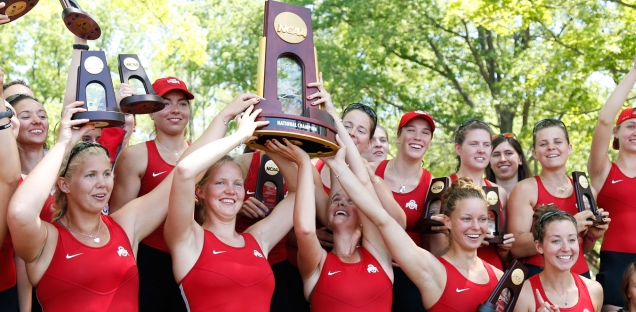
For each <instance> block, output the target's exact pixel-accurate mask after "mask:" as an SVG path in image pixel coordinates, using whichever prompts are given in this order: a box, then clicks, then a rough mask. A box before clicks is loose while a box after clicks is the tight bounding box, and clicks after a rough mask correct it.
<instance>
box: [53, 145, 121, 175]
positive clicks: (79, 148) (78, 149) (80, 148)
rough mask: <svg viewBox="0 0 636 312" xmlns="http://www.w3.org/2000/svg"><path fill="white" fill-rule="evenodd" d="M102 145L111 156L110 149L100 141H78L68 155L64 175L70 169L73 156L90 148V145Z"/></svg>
mask: <svg viewBox="0 0 636 312" xmlns="http://www.w3.org/2000/svg"><path fill="white" fill-rule="evenodd" d="M93 146H95V147H101V148H102V149H104V151H106V156H108V157H109V158H110V153H109V152H108V149H107V148H105V147H104V146H103V145H101V144H99V143H95V142H79V143H77V145H75V146H73V149H72V150H71V154H70V155H69V156H68V161H67V162H66V167H64V172H62V175H61V176H62V177H65V176H66V171H68V165H69V164H70V163H71V160H73V157H75V155H77V154H79V153H80V152H81V151H83V150H85V149H87V148H89V147H93Z"/></svg>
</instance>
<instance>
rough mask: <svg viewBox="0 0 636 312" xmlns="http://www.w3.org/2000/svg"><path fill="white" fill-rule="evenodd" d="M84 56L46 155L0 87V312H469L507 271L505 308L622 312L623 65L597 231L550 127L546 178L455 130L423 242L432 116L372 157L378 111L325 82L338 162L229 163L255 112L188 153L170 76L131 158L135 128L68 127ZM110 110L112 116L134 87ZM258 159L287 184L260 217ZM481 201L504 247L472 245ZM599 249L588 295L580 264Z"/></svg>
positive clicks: (627, 126) (595, 153) (597, 173)
mask: <svg viewBox="0 0 636 312" xmlns="http://www.w3.org/2000/svg"><path fill="white" fill-rule="evenodd" d="M85 43H86V42H85V41H83V40H81V39H79V38H76V44H78V46H77V47H80V48H81V46H82V44H85ZM80 52H81V50H77V49H76V50H74V51H73V57H72V63H71V66H70V69H69V75H68V80H67V89H66V95H65V99H64V104H63V111H62V116H61V121H60V122H59V124H58V125H56V129H57V139H56V141H55V143H54V144H53V145H52V146H47V145H46V142H47V137H48V130H49V123H48V118H47V113H46V111H45V109H44V107H43V105H42V104H41V103H40V102H39V101H38V99H37V98H35V96H34V93H33V92H32V90H30V88H29V86H28V85H26V84H25V83H24V82H21V81H13V82H11V83H7V84H4V73H2V71H1V70H0V82H2V83H3V84H4V85H3V92H1V93H0V97H2V98H3V99H4V100H3V102H4V103H5V106H6V112H3V113H0V145H1V146H2V147H3V148H2V149H0V159H2V161H1V162H0V242H4V243H3V245H2V248H1V249H0V311H40V310H44V311H137V310H142V311H208V310H214V311H309V310H312V311H475V310H476V309H477V306H478V305H479V304H481V303H484V302H485V301H486V300H487V299H488V297H489V296H490V294H491V293H492V292H493V290H494V288H495V285H496V284H497V282H498V280H499V279H500V278H501V277H502V275H503V271H504V270H505V269H506V268H507V266H508V265H509V264H510V262H511V261H512V260H513V259H520V260H522V261H523V263H524V265H525V266H526V267H527V268H528V269H529V274H528V276H527V280H526V281H525V283H524V285H523V289H522V290H521V294H516V296H517V299H518V300H517V304H516V306H515V311H601V310H604V311H617V310H619V309H624V310H625V311H636V297H634V296H636V265H635V264H634V263H635V262H636V241H632V237H636V235H633V234H634V233H633V232H634V228H633V227H631V226H630V222H631V220H632V217H636V216H635V215H634V214H635V213H636V212H633V211H632V210H630V209H634V208H636V207H635V204H634V203H633V201H631V200H630V192H631V190H633V189H634V187H636V161H635V160H636V112H635V110H634V109H633V108H625V109H622V107H623V105H624V103H625V101H626V99H627V97H628V94H629V92H630V90H631V89H632V87H633V85H634V83H636V68H632V69H631V70H630V71H629V73H628V74H627V75H626V76H625V77H624V78H623V80H622V81H621V82H620V84H619V85H618V87H617V88H616V90H615V91H614V92H613V93H612V95H611V96H610V98H609V99H608V100H607V102H606V103H605V104H604V105H603V107H602V108H601V110H600V112H599V116H598V121H597V125H596V127H595V128H594V136H593V141H592V147H591V154H590V156H589V161H588V172H589V176H590V178H591V185H592V187H593V189H594V194H595V196H596V199H597V203H598V206H599V207H602V208H599V209H598V212H599V214H600V216H601V218H602V221H603V222H601V223H598V222H592V221H591V219H592V218H594V217H595V216H594V215H593V213H592V212H591V211H589V210H583V211H582V212H579V209H578V208H577V207H576V199H575V195H574V187H573V181H572V179H570V178H569V176H568V173H567V172H566V163H567V160H568V157H569V155H570V154H571V153H572V152H573V147H572V145H571V144H570V137H569V134H568V130H567V127H566V125H565V124H564V123H563V122H562V121H560V120H558V119H552V118H547V119H543V120H541V121H539V122H537V123H536V124H535V125H534V128H533V131H532V146H531V147H529V148H530V149H531V150H532V156H533V158H534V159H536V160H537V161H538V162H539V163H540V164H541V171H540V172H539V174H538V175H536V176H531V174H530V171H529V169H528V164H527V162H526V159H525V157H524V155H525V154H524V151H523V149H522V147H521V145H520V143H519V141H518V140H517V139H516V137H515V135H514V134H511V133H503V134H494V133H493V131H492V129H491V127H490V125H489V124H488V123H486V122H484V121H482V120H478V119H469V120H466V121H464V122H462V123H461V124H459V125H458V126H457V128H456V132H455V136H454V140H455V145H454V148H455V152H456V155H457V161H458V165H457V168H456V170H455V172H454V173H453V172H449V173H448V176H449V178H450V180H451V181H452V185H451V186H450V187H449V188H448V189H447V190H445V191H444V193H443V196H442V202H441V213H440V214H438V215H435V216H433V217H432V218H433V219H434V220H436V221H439V222H440V223H439V224H441V225H439V226H436V227H434V228H433V230H434V231H435V234H422V233H420V232H418V231H416V230H415V224H416V222H417V221H418V220H420V219H421V218H422V215H423V212H424V210H425V205H426V195H427V193H428V190H429V187H430V184H431V180H432V179H433V178H434V177H433V176H432V174H431V173H430V172H429V171H428V170H427V169H425V168H422V159H423V158H424V157H425V154H426V152H427V150H428V148H429V146H430V144H431V141H432V140H433V136H434V133H435V128H436V122H435V119H434V116H431V115H430V114H429V113H426V112H423V111H412V112H407V113H405V114H404V115H403V116H402V117H401V119H400V122H399V125H398V127H397V131H396V138H397V139H396V141H395V142H396V143H397V153H396V154H395V156H394V157H393V158H392V159H390V160H387V158H388V144H389V143H388V142H389V141H390V140H389V137H391V136H392V135H391V134H390V133H389V132H388V130H387V129H385V128H382V127H380V126H379V125H377V119H378V118H377V116H376V113H375V111H374V110H373V109H372V108H371V107H369V106H367V105H364V104H359V103H354V104H351V105H348V106H347V107H346V108H345V109H344V111H343V113H342V115H339V114H338V113H337V112H336V109H335V107H334V105H333V102H332V100H331V97H330V95H329V93H328V92H327V91H326V90H325V88H324V86H323V83H322V76H321V81H318V82H312V83H309V84H308V87H310V88H313V89H314V90H317V92H316V93H314V94H309V95H308V96H307V99H308V100H309V101H310V102H311V105H320V106H322V107H324V109H325V110H326V111H327V112H328V113H329V114H330V115H331V116H332V117H333V120H334V123H335V127H336V129H337V132H338V136H337V141H338V144H339V146H340V149H339V150H338V152H337V154H336V155H335V156H332V157H328V158H323V159H318V160H312V159H310V157H309V156H308V155H307V153H306V152H304V151H303V150H302V149H301V148H300V147H298V146H296V145H294V144H291V143H290V142H289V141H288V140H286V139H281V140H271V141H268V142H267V143H266V147H267V148H268V150H269V151H271V152H268V153H267V155H265V153H264V152H261V151H255V152H250V153H245V154H243V155H240V156H237V157H231V156H228V153H229V152H230V151H232V150H234V149H235V148H236V147H237V146H240V145H242V144H244V143H245V142H247V141H249V140H251V139H253V138H254V137H253V136H252V134H253V132H254V130H255V129H257V128H258V127H261V126H264V125H266V124H267V122H264V121H256V117H257V116H258V114H259V112H260V110H258V109H254V105H255V104H257V103H259V101H261V100H262V98H261V97H259V96H257V95H253V94H242V95H239V96H237V97H236V98H235V99H234V100H233V101H232V102H231V103H229V104H228V105H227V106H226V107H225V108H223V109H222V110H221V111H220V112H219V113H218V114H217V115H216V116H215V117H214V118H213V120H212V122H211V123H210V125H209V126H208V127H207V129H206V130H205V132H204V133H203V134H202V135H201V137H199V139H197V140H196V141H194V142H188V141H187V140H186V139H185V137H186V128H187V123H188V120H189V119H190V114H191V112H192V109H191V107H190V101H191V100H192V99H194V95H193V94H192V93H191V92H190V91H189V90H188V88H187V86H186V84H185V82H184V81H182V80H180V79H178V78H176V77H166V78H161V79H158V80H157V81H155V82H154V84H153V88H154V90H155V92H156V93H157V94H158V95H159V96H161V97H162V98H163V99H164V104H165V108H164V109H162V110H160V111H158V112H155V113H152V114H151V115H150V116H151V119H152V120H153V123H154V127H155V129H154V130H155V131H154V136H153V138H152V139H151V140H149V141H147V142H144V143H141V144H137V145H132V146H128V140H129V138H130V135H131V133H132V132H133V131H134V127H135V119H134V116H132V115H128V116H127V117H126V125H125V126H124V127H122V128H106V129H96V128H95V127H94V126H93V125H92V124H91V123H90V120H86V119H73V118H72V116H73V115H74V114H76V113H78V112H83V111H85V109H84V108H82V104H83V103H82V102H78V101H74V97H75V93H76V86H77V67H78V64H79V57H80ZM116 93H117V101H118V102H119V101H120V100H121V99H122V98H125V97H127V96H131V95H133V94H135V90H134V89H133V88H132V87H131V86H130V85H126V84H122V85H121V86H119V88H118V89H117V91H116ZM617 116H618V117H617ZM616 118H617V120H615V119H616ZM232 120H235V121H236V124H237V126H236V130H235V131H234V132H233V133H226V132H227V128H228V124H229V123H230V122H231V121H232ZM610 143H612V144H610ZM610 145H611V146H612V147H613V148H614V149H616V150H618V157H617V158H616V159H615V160H613V161H612V160H611V159H610V158H609V156H608V150H609V147H610ZM264 157H269V158H271V159H272V160H273V161H274V162H275V163H276V164H277V166H278V168H279V169H280V172H281V173H282V175H283V177H284V180H285V189H286V191H287V195H286V196H285V198H284V199H283V200H282V201H280V202H279V203H278V204H277V205H276V206H275V208H272V207H271V206H267V205H265V204H264V203H263V202H261V201H259V200H257V199H256V198H254V195H253V194H254V193H255V189H256V187H257V186H256V180H257V176H258V170H259V168H260V164H261V162H262V161H264V159H265V158H264ZM18 185H19V186H18ZM483 186H493V187H498V190H499V195H500V198H501V205H500V212H501V215H502V216H504V221H505V224H506V233H507V234H505V235H504V239H503V242H502V243H499V244H489V243H488V242H487V241H486V238H490V237H491V236H492V234H491V233H490V231H489V229H488V222H489V214H488V203H487V202H486V199H485V195H484V191H483V189H482V187H483ZM635 211H636V210H635ZM610 215H611V216H612V218H611V219H610ZM601 237H604V239H603V243H602V245H601V255H600V257H601V267H600V272H599V274H597V275H596V278H595V280H592V279H591V275H590V272H589V271H590V270H589V267H588V264H587V262H586V260H585V257H584V254H585V252H587V251H589V250H591V249H592V248H593V247H594V245H595V244H596V242H597V241H598V240H599V239H600V238H601ZM634 240H636V238H634ZM509 300H510V298H509V297H506V296H503V295H502V296H501V298H500V300H499V301H498V310H500V311H503V310H504V309H505V307H506V304H507V302H508V301H509Z"/></svg>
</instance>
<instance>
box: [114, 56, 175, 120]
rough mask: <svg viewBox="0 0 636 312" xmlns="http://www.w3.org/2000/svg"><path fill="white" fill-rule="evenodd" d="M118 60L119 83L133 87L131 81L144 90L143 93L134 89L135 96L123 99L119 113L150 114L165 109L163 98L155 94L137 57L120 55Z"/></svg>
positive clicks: (138, 89)
mask: <svg viewBox="0 0 636 312" xmlns="http://www.w3.org/2000/svg"><path fill="white" fill-rule="evenodd" d="M118 59H119V79H120V80H121V82H122V83H127V84H130V85H133V84H132V81H138V82H139V83H141V85H142V86H143V88H144V90H143V93H142V92H141V91H142V90H141V89H140V88H135V91H136V92H137V94H136V95H132V96H129V97H126V98H123V99H122V100H121V102H120V103H119V107H120V108H121V111H122V112H123V113H126V114H129V113H130V114H150V113H154V112H158V111H160V110H162V109H163V108H164V107H165V105H164V103H163V98H162V97H160V96H158V95H157V94H156V93H155V90H154V89H153V88H152V83H150V79H148V76H147V75H146V71H145V70H144V67H143V66H141V62H139V58H138V57H137V55H136V54H120V55H119V57H118Z"/></svg>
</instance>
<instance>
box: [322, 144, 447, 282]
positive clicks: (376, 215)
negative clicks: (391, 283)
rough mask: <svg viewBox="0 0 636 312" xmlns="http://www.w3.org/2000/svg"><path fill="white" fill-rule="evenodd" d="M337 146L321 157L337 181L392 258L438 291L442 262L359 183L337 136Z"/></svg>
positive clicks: (443, 273)
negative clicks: (332, 152)
mask: <svg viewBox="0 0 636 312" xmlns="http://www.w3.org/2000/svg"><path fill="white" fill-rule="evenodd" d="M338 141H339V142H338V143H340V146H341V147H340V150H339V151H338V153H337V154H336V156H335V157H334V158H330V159H325V162H326V163H327V165H328V166H329V167H330V168H331V169H332V170H333V171H334V172H336V173H337V175H338V177H337V178H338V181H340V184H341V185H342V188H343V189H344V190H345V191H346V192H347V195H349V197H350V198H351V199H352V200H353V202H354V203H355V204H356V206H357V207H358V209H359V211H361V212H362V213H364V215H365V216H366V217H367V218H369V220H371V222H373V224H375V225H376V226H377V227H378V229H379V230H380V233H381V235H382V238H383V239H384V243H385V244H386V246H387V247H388V249H389V251H390V252H391V255H392V256H393V259H394V260H395V261H396V262H397V263H398V264H399V265H400V267H401V268H402V269H403V270H404V272H405V273H406V274H407V275H408V276H409V278H410V279H411V280H412V281H413V282H414V283H415V284H416V285H417V286H418V288H420V289H423V288H426V289H432V291H441V289H443V286H444V285H443V283H442V281H445V276H446V271H445V269H444V266H443V265H442V264H441V263H440V262H439V261H438V260H437V259H436V258H435V256H433V255H432V254H431V253H430V252H428V251H426V250H424V249H422V248H419V247H418V246H417V245H416V244H415V243H414V242H413V240H412V239H410V238H409V236H408V234H406V232H405V231H404V229H402V227H401V226H400V225H399V224H398V223H397V221H395V219H393V218H392V217H391V216H390V215H389V214H388V213H387V212H386V210H384V208H383V207H382V205H381V204H380V203H379V202H378V200H377V199H376V198H375V197H374V196H373V195H371V193H370V192H369V191H368V190H367V189H366V188H365V187H364V186H363V185H362V183H360V181H359V180H358V179H357V178H356V177H355V175H354V174H353V172H352V171H351V170H350V169H349V167H348V166H347V164H346V163H345V161H344V155H345V153H346V147H345V146H344V144H343V143H342V141H341V140H340V138H339V137H338Z"/></svg>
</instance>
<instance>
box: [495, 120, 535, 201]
mask: <svg viewBox="0 0 636 312" xmlns="http://www.w3.org/2000/svg"><path fill="white" fill-rule="evenodd" d="M529 177H530V169H529V168H528V162H527V161H526V156H525V155H524V153H523V149H522V148H521V143H519V141H517V137H516V136H515V135H514V133H503V134H496V135H494V136H493V137H492V154H491V155H490V163H489V164H488V167H486V179H487V180H489V181H493V182H495V183H497V184H498V185H499V186H500V187H503V188H504V189H505V190H506V193H507V194H508V195H510V193H512V189H513V188H514V187H515V185H517V183H519V182H520V181H523V180H524V179H526V178H529Z"/></svg>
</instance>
